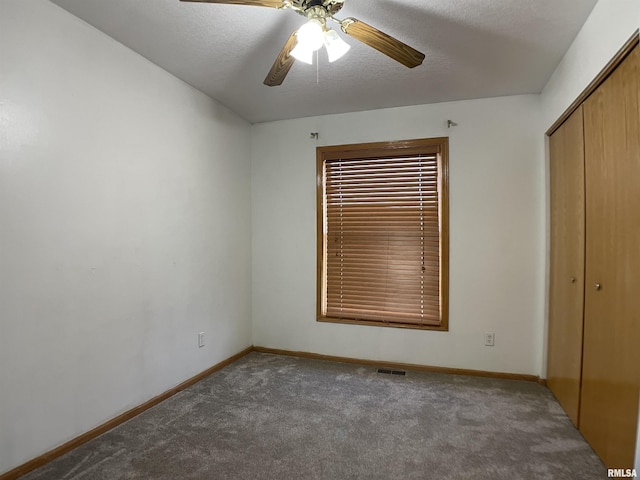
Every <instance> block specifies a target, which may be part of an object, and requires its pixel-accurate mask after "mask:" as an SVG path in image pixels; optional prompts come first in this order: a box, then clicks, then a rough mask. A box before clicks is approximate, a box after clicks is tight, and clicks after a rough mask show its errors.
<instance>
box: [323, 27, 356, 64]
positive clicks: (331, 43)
mask: <svg viewBox="0 0 640 480" xmlns="http://www.w3.org/2000/svg"><path fill="white" fill-rule="evenodd" d="M324 46H325V48H326V49H327V56H328V57H329V62H335V61H336V60H338V59H340V58H342V57H343V56H344V55H345V54H346V53H347V52H348V51H349V49H350V48H351V45H349V44H348V43H347V42H345V41H344V40H343V39H342V38H340V35H338V34H337V33H336V32H335V31H334V30H328V31H327V32H325V34H324Z"/></svg>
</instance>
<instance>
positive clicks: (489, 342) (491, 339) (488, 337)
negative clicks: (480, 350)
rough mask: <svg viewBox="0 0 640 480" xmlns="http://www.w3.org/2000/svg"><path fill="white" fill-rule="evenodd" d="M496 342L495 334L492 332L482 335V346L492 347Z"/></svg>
mask: <svg viewBox="0 0 640 480" xmlns="http://www.w3.org/2000/svg"><path fill="white" fill-rule="evenodd" d="M495 342H496V334H495V333H493V332H486V333H485V334H484V344H485V346H486V347H493V346H494V345H495Z"/></svg>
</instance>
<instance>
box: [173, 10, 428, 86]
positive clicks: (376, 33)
mask: <svg viewBox="0 0 640 480" xmlns="http://www.w3.org/2000/svg"><path fill="white" fill-rule="evenodd" d="M181 1H183V2H199V3H224V4H229V5H251V6H255V7H270V8H277V9H291V10H294V11H295V12H297V13H299V14H300V15H303V16H305V17H306V18H307V23H305V24H304V25H303V26H302V27H300V28H299V29H298V30H296V31H295V32H293V33H292V34H291V36H290V37H289V39H288V40H287V42H286V43H285V45H284V47H283V48H282V50H281V51H280V54H279V55H278V58H277V59H276V61H275V62H274V64H273V67H271V70H270V71H269V74H268V75H267V77H266V78H265V79H264V84H265V85H268V86H270V87H275V86H277V85H281V84H282V82H283V81H284V79H285V77H286V76H287V74H288V73H289V70H291V67H292V66H293V64H294V63H295V61H296V59H298V60H300V61H303V62H306V63H312V62H313V53H314V52H315V51H317V50H319V49H320V48H322V46H323V45H324V46H325V48H326V49H327V53H328V56H329V61H330V62H333V61H335V60H337V59H338V58H340V57H342V56H343V55H344V54H345V53H346V52H347V51H348V50H349V48H350V47H349V45H348V44H347V43H346V42H345V41H344V40H342V39H341V38H340V37H339V36H338V34H337V33H336V32H335V31H333V30H332V29H331V28H329V27H327V20H332V21H334V22H336V23H337V24H339V25H340V28H341V29H342V31H343V32H344V33H346V34H347V35H349V36H351V37H353V38H355V39H356V40H359V41H361V42H362V43H365V44H367V45H369V46H370V47H373V48H375V49H376V50H378V51H379V52H381V53H384V54H385V55H387V56H389V57H391V58H392V59H394V60H395V61H397V62H400V63H402V64H403V65H405V66H407V67H409V68H414V67H417V66H418V65H421V64H422V61H423V60H424V54H423V53H421V52H419V51H417V50H416V49H414V48H412V47H410V46H409V45H407V44H405V43H402V42H401V41H400V40H397V39H395V38H393V37H391V36H390V35H387V34H386V33H384V32H381V31H380V30H378V29H377V28H374V27H372V26H371V25H367V24H366V23H364V22H361V21H360V20H357V19H355V18H346V19H344V20H338V19H337V18H335V17H334V15H335V14H336V13H338V12H339V11H340V9H342V6H343V4H344V0H181Z"/></svg>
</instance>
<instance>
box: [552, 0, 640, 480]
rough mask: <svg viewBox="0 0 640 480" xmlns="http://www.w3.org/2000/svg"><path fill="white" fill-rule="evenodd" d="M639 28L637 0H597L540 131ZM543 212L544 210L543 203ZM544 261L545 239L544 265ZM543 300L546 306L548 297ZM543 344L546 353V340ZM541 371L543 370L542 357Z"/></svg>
mask: <svg viewBox="0 0 640 480" xmlns="http://www.w3.org/2000/svg"><path fill="white" fill-rule="evenodd" d="M639 27H640V2H639V1H638V0H600V1H599V2H598V3H597V4H596V6H595V7H594V9H593V11H592V12H591V15H590V16H589V18H588V19H587V21H586V22H585V24H584V26H583V27H582V29H581V30H580V33H579V34H578V36H577V37H576V39H575V40H574V42H573V44H572V45H571V47H570V48H569V50H568V51H567V53H566V54H565V56H564V58H563V60H562V62H560V65H558V68H556V70H555V72H554V73H553V75H552V76H551V78H550V79H549V82H548V83H547V85H546V86H545V88H544V90H543V91H542V94H541V96H540V100H541V109H542V112H541V119H542V125H541V127H540V131H541V132H544V131H546V130H547V129H548V128H549V127H550V126H551V125H552V124H553V123H554V122H555V121H556V120H557V119H558V117H560V115H561V114H562V113H563V112H564V111H565V110H566V109H567V108H568V107H569V105H571V103H572V102H573V101H574V100H575V99H576V98H577V97H578V95H580V93H582V91H583V90H584V89H585V88H586V87H587V85H589V83H590V82H591V81H592V80H593V79H594V78H595V77H596V76H597V75H598V73H599V72H600V71H601V70H602V69H603V68H604V67H605V65H606V64H607V63H608V62H609V60H611V58H613V57H614V56H615V54H616V53H617V52H618V51H619V50H620V48H621V47H622V46H623V45H624V44H625V42H626V41H627V40H628V39H629V38H630V37H631V35H632V34H633V33H634V32H635V31H636V30H637V29H638V28H639ZM548 162H549V159H548V152H547V159H546V165H547V168H546V170H547V174H546V184H547V188H546V190H547V195H545V202H547V204H548V190H549V188H548V183H549V180H548ZM545 212H547V207H546V206H545ZM547 225H548V219H547ZM548 262H549V257H548V240H547V265H548ZM547 282H548V279H547ZM545 291H548V288H545ZM545 298H546V297H545ZM545 303H546V305H548V298H546V301H545ZM547 308H548V307H547ZM544 344H545V352H546V340H545V342H544ZM545 358H546V353H545ZM542 370H543V371H546V360H545V362H544V363H543V366H542ZM635 468H636V469H637V470H638V471H640V415H639V416H638V440H637V442H636V460H635Z"/></svg>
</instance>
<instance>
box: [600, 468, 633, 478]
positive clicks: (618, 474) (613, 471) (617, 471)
mask: <svg viewBox="0 0 640 480" xmlns="http://www.w3.org/2000/svg"><path fill="white" fill-rule="evenodd" d="M607 476H608V477H609V478H636V477H637V476H638V474H637V473H636V469H635V468H610V469H608V470H607Z"/></svg>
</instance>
